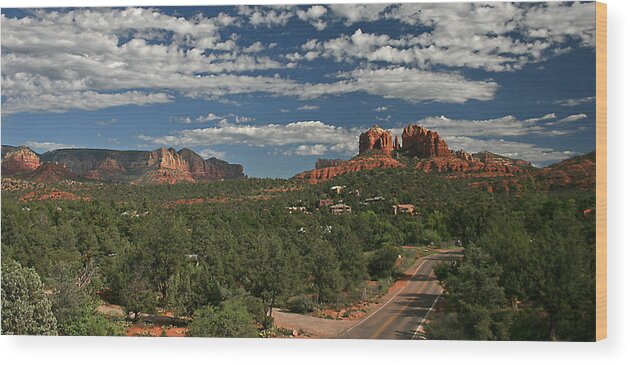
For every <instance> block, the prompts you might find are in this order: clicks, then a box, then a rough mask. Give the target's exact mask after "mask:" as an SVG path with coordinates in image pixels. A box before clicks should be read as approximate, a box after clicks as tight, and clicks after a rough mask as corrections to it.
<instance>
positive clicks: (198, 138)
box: [139, 121, 361, 153]
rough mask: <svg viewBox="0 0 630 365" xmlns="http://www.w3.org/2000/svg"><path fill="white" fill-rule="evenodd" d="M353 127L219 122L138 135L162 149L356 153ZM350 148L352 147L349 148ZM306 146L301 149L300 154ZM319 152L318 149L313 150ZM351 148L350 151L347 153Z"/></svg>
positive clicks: (297, 123) (304, 122)
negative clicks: (244, 147) (217, 147)
mask: <svg viewBox="0 0 630 365" xmlns="http://www.w3.org/2000/svg"><path fill="white" fill-rule="evenodd" d="M360 133H361V130H360V129H357V128H344V127H337V126H333V125H328V124H325V123H323V122H321V121H300V122H292V123H288V124H265V125H250V124H232V123H229V122H226V121H221V122H220V123H219V125H218V126H216V127H209V128H201V129H185V130H181V131H178V132H176V133H174V134H170V135H165V136H157V137H153V136H147V135H141V136H139V138H140V139H141V140H143V141H146V142H150V143H152V144H156V145H166V146H191V147H194V146H215V145H226V144H244V145H248V146H253V147H282V146H290V145H297V146H301V145H311V146H312V145H323V146H325V147H327V148H330V149H331V150H332V151H335V152H339V153H350V152H351V153H356V152H357V145H358V136H359V134H360ZM350 145H352V146H350ZM306 148H307V147H303V151H302V153H305V152H306ZM315 148H316V149H318V150H319V151H322V147H315ZM349 149H351V151H350V150H349Z"/></svg>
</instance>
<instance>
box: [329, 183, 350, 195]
mask: <svg viewBox="0 0 630 365" xmlns="http://www.w3.org/2000/svg"><path fill="white" fill-rule="evenodd" d="M345 188H346V186H345V185H344V186H339V185H335V186H333V187H332V188H330V192H331V193H335V194H337V195H339V194H341V193H343V191H344V189H345Z"/></svg>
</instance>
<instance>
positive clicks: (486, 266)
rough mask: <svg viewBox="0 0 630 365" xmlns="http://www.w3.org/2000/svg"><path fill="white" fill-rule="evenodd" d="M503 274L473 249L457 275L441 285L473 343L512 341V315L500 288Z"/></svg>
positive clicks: (488, 258) (475, 247) (479, 252)
mask: <svg viewBox="0 0 630 365" xmlns="http://www.w3.org/2000/svg"><path fill="white" fill-rule="evenodd" d="M500 274H501V269H500V267H499V266H498V265H497V264H496V263H494V262H493V261H492V258H491V257H490V255H488V254H487V253H485V252H484V251H483V250H482V249H481V248H480V247H477V246H475V245H470V246H468V247H467V248H466V252H465V258H464V261H463V262H462V263H461V264H460V266H459V268H458V270H457V273H456V274H453V273H451V274H450V275H448V277H447V278H446V280H445V281H444V282H443V283H442V284H443V286H444V288H445V289H446V291H447V293H448V294H447V295H448V298H449V302H450V303H451V304H452V305H453V306H454V308H455V311H456V313H457V320H458V322H459V324H460V325H461V327H462V328H463V330H464V332H465V333H466V334H467V337H468V338H470V339H474V340H491V341H496V340H508V339H509V330H510V325H511V314H510V307H509V306H508V305H507V300H506V298H505V294H504V292H503V288H502V287H501V286H500V285H499V275H500Z"/></svg>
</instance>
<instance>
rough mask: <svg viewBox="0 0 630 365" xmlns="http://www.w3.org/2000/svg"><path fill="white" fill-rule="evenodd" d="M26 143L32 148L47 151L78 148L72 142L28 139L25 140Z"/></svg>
mask: <svg viewBox="0 0 630 365" xmlns="http://www.w3.org/2000/svg"><path fill="white" fill-rule="evenodd" d="M24 145H25V146H28V147H30V148H31V149H33V150H35V151H37V152H46V151H52V150H58V149H60V148H76V147H77V146H75V145H72V144H65V143H57V142H36V141H27V142H24Z"/></svg>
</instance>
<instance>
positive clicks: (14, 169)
mask: <svg viewBox="0 0 630 365" xmlns="http://www.w3.org/2000/svg"><path fill="white" fill-rule="evenodd" d="M40 165H41V160H40V159H39V156H38V155H37V153H35V152H34V151H33V150H31V149H30V148H28V147H24V146H20V147H13V146H2V175H3V176H11V175H17V174H22V173H28V172H33V171H35V170H36V169H37V168H38V167H39V166H40Z"/></svg>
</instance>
